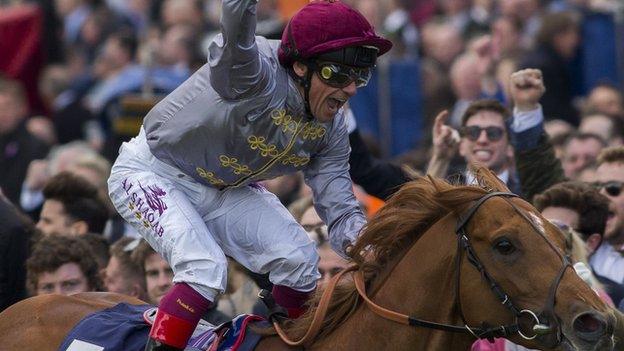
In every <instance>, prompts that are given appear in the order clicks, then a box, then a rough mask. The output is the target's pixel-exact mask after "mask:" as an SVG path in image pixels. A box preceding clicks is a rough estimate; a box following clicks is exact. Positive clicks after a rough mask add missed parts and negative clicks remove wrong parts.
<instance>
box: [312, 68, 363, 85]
mask: <svg viewBox="0 0 624 351" xmlns="http://www.w3.org/2000/svg"><path fill="white" fill-rule="evenodd" d="M313 68H314V70H315V71H316V75H317V76H318V77H319V78H320V80H321V81H322V82H323V83H325V84H327V85H329V86H332V87H334V88H338V89H342V88H345V87H347V86H349V84H351V83H353V82H355V86H356V87H358V88H361V87H365V86H366V85H368V82H369V81H370V78H371V75H372V73H371V69H370V68H357V67H350V66H345V65H341V64H338V63H332V62H319V63H316V64H315V65H314V67H313Z"/></svg>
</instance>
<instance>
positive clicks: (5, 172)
mask: <svg viewBox="0 0 624 351" xmlns="http://www.w3.org/2000/svg"><path fill="white" fill-rule="evenodd" d="M47 154H48V145H47V144H46V143H44V142H43V141H41V140H39V139H37V138H36V137H35V136H33V135H32V134H30V133H29V132H28V131H27V130H26V123H25V121H24V122H22V123H21V124H20V125H19V126H18V127H17V128H16V129H15V130H14V131H12V132H10V133H8V134H5V135H0V189H2V192H3V193H4V195H5V196H6V197H7V198H8V199H9V200H11V202H13V203H15V204H16V203H19V196H20V193H21V190H22V182H23V181H24V178H26V171H27V170H28V165H29V164H30V161H32V160H36V159H42V158H45V157H46V155H47Z"/></svg>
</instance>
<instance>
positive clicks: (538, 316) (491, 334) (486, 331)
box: [273, 192, 571, 347]
mask: <svg viewBox="0 0 624 351" xmlns="http://www.w3.org/2000/svg"><path fill="white" fill-rule="evenodd" d="M492 197H502V198H503V199H505V200H506V201H507V203H508V204H509V205H511V207H512V208H513V209H514V211H515V212H516V213H518V214H519V215H520V216H521V217H523V218H524V219H525V220H526V221H528V222H529V223H530V225H531V227H532V228H533V229H534V230H535V232H537V233H538V234H539V235H540V236H541V237H542V238H543V239H544V240H545V241H546V243H547V244H548V245H549V246H550V247H551V248H552V249H553V250H554V251H555V252H556V253H557V255H558V256H559V257H560V258H561V260H562V267H561V268H560V269H559V272H558V273H557V275H556V276H555V278H554V280H553V282H552V283H551V285H550V289H549V293H548V297H547V298H546V303H545V305H544V308H543V309H542V311H541V312H540V313H535V312H533V311H532V310H530V309H521V308H518V307H517V306H516V305H515V304H514V303H513V301H512V300H511V298H510V297H509V295H508V294H507V293H505V291H504V290H503V288H501V286H500V285H499V284H498V283H497V282H496V280H494V278H492V276H491V275H490V274H489V273H488V272H487V270H486V268H485V266H484V265H483V264H482V263H481V260H480V259H479V257H478V256H477V254H476V252H475V251H474V249H473V247H472V245H471V243H470V235H469V234H468V232H467V231H466V226H467V224H468V223H469V222H470V219H472V217H473V216H474V214H475V213H476V212H477V210H478V209H479V208H480V207H481V205H483V204H484V203H485V202H486V201H487V200H488V199H490V198H492ZM513 197H518V195H516V194H513V193H509V192H492V193H488V194H486V195H484V196H483V197H481V198H480V199H478V200H477V201H476V202H475V203H474V204H473V205H472V207H470V209H468V211H466V213H465V214H463V215H461V216H460V217H459V220H458V222H457V226H456V228H455V233H456V235H457V254H456V256H455V304H456V306H457V308H458V309H459V314H460V316H461V319H462V322H463V325H451V324H444V323H436V322H431V321H427V320H423V319H419V318H415V317H411V316H408V315H405V314H402V313H399V312H395V311H391V310H388V309H386V308H384V307H382V306H379V305H377V304H376V303H375V302H373V301H372V300H371V299H370V298H369V297H368V295H367V294H366V283H365V280H364V275H363V273H362V271H361V270H359V267H358V266H357V265H352V266H350V267H348V268H346V269H344V270H343V271H341V272H340V273H338V274H337V275H335V276H334V277H333V278H332V280H331V281H330V282H329V283H328V285H327V286H326V288H325V290H324V292H323V295H322V297H321V300H320V302H319V306H318V308H317V310H316V314H315V315H314V317H313V320H312V323H311V324H310V327H309V329H308V331H307V332H306V334H305V335H304V336H303V337H302V338H301V339H299V340H297V341H293V340H290V339H289V338H288V336H287V335H286V333H285V332H284V331H283V330H282V328H281V327H280V326H279V324H278V323H277V322H274V323H273V326H274V327H275V329H276V331H277V333H278V334H279V336H280V337H281V338H282V340H283V341H284V342H285V343H287V344H288V345H291V346H300V345H306V346H307V345H309V344H310V343H311V342H312V341H313V339H314V337H315V336H316V335H317V334H318V332H319V331H320V328H321V325H322V322H323V319H324V318H325V314H326V312H327V307H328V305H329V301H330V300H331V295H332V292H333V290H334V288H335V287H336V285H337V283H338V281H339V280H340V279H341V278H342V276H343V275H344V274H346V273H348V272H353V280H354V282H355V286H356V289H357V291H358V293H359V294H360V296H361V297H362V299H363V300H364V302H365V303H366V305H367V306H368V307H369V309H371V311H373V312H374V313H376V314H377V315H379V316H381V317H383V318H386V319H389V320H393V321H395V322H398V323H401V324H405V325H410V326H415V327H423V328H429V329H436V330H442V331H447V332H455V333H468V334H471V335H473V336H474V337H476V338H478V339H488V340H493V339H494V338H500V337H504V338H506V337H509V336H512V335H513V334H516V333H517V334H518V335H520V336H521V337H522V338H524V339H526V340H532V339H535V338H536V337H537V336H538V335H546V334H553V333H555V336H556V344H555V345H552V347H554V346H556V345H558V344H560V343H561V341H562V335H563V334H562V331H561V325H560V323H559V320H558V319H557V316H556V315H555V311H554V309H555V296H556V294H557V289H558V287H559V285H560V283H561V280H562V279H563V275H564V273H565V271H566V269H567V268H568V267H571V264H570V260H569V258H568V257H567V256H565V255H563V254H562V253H561V252H560V250H559V249H557V247H556V246H555V245H554V244H553V243H552V242H551V241H550V240H548V238H547V237H546V236H545V235H544V233H543V231H542V230H540V228H538V227H537V225H536V224H535V223H534V221H532V220H531V219H529V218H528V216H527V215H526V213H524V212H523V211H521V210H520V209H519V208H518V207H517V206H516V205H514V204H513V203H512V202H511V201H510V200H509V198H513ZM464 253H465V254H466V257H467V259H468V262H470V263H471V264H472V265H473V266H474V267H475V268H476V269H477V270H478V271H479V273H481V276H482V277H483V279H484V280H485V281H486V283H487V284H488V285H489V287H490V290H492V292H493V293H494V295H495V296H496V298H497V299H498V300H499V301H500V302H501V304H502V305H503V306H505V307H506V308H507V309H508V310H509V311H510V312H511V313H512V314H513V316H514V323H513V324H509V325H500V326H494V327H492V326H490V325H489V324H488V323H486V322H483V323H481V326H468V323H467V322H466V318H465V316H464V313H463V310H462V307H461V298H460V293H461V291H460V290H461V289H460V281H461V263H462V258H463V254H464ZM525 321H528V322H529V324H528V327H526V326H525V324H524V323H523V322H525ZM523 326H525V328H523ZM531 333H532V335H529V334H531Z"/></svg>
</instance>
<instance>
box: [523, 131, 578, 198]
mask: <svg viewBox="0 0 624 351" xmlns="http://www.w3.org/2000/svg"><path fill="white" fill-rule="evenodd" d="M512 144H513V145H514V149H515V152H514V155H515V158H516V172H517V174H518V178H519V180H520V187H521V189H522V197H524V198H525V199H526V200H527V201H529V202H532V201H533V197H534V196H535V195H536V194H539V193H541V192H543V191H544V190H546V189H548V188H550V187H551V186H553V185H555V184H557V183H560V182H563V181H565V180H566V178H565V176H564V174H563V169H562V168H561V162H560V161H559V159H557V157H555V150H554V148H553V146H552V144H551V143H550V141H549V139H548V135H546V133H545V132H544V130H543V126H542V125H539V126H537V127H534V128H531V129H529V130H527V131H524V132H522V133H519V134H515V135H514V136H513V138H512Z"/></svg>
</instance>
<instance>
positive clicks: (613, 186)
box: [594, 180, 624, 197]
mask: <svg viewBox="0 0 624 351" xmlns="http://www.w3.org/2000/svg"><path fill="white" fill-rule="evenodd" d="M594 186H595V187H596V189H598V190H601V189H603V188H604V190H605V192H606V193H607V195H609V196H611V197H616V196H619V195H620V194H621V193H622V187H624V182H618V181H616V180H613V181H610V182H604V183H601V182H596V183H594Z"/></svg>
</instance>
